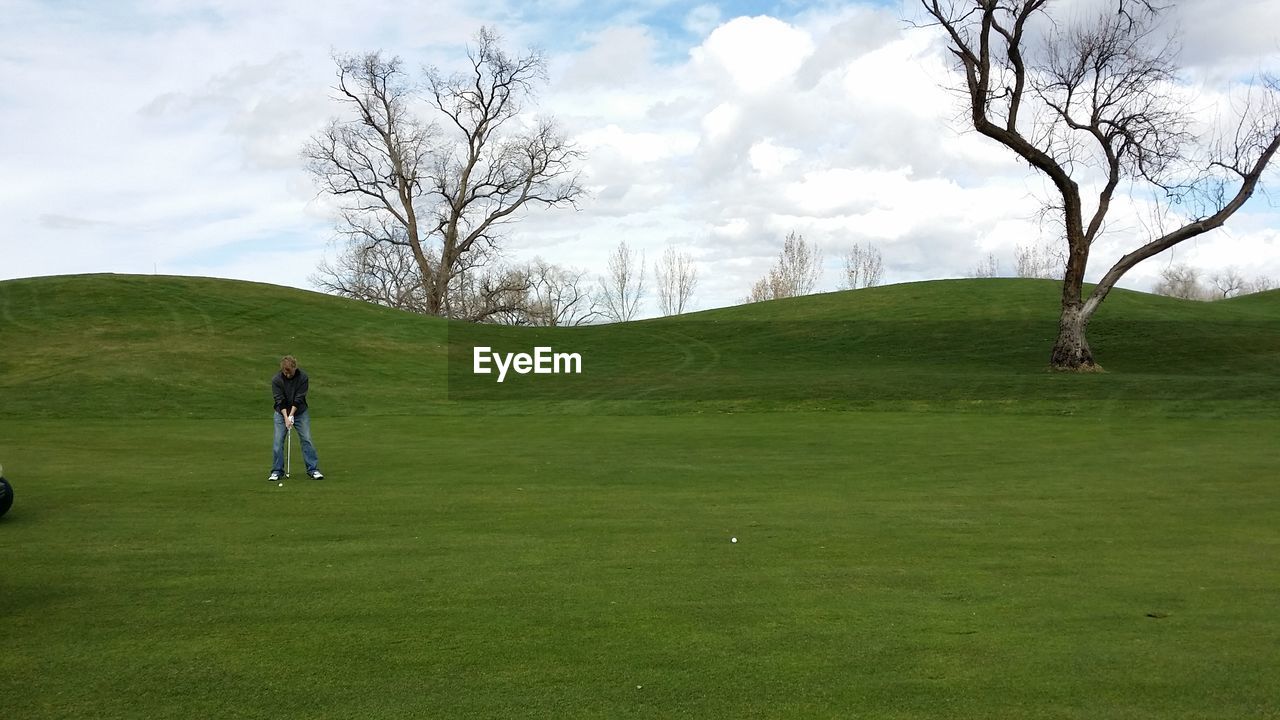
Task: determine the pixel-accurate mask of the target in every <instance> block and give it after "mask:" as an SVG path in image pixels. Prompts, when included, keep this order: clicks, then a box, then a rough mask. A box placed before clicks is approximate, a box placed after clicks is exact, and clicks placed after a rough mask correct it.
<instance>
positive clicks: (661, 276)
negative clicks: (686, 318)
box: [653, 247, 698, 315]
mask: <svg viewBox="0 0 1280 720" xmlns="http://www.w3.org/2000/svg"><path fill="white" fill-rule="evenodd" d="M653 272H654V276H655V277H656V278H657V280H658V309H659V310H661V312H662V314H663V315H679V314H681V313H683V312H684V311H685V309H686V308H688V307H689V299H690V298H691V297H693V290H694V288H695V287H697V286H698V269H697V268H696V267H694V265H693V258H692V257H690V256H689V254H688V253H682V252H679V251H678V250H676V249H675V248H674V247H668V248H667V249H666V250H665V251H663V253H662V261H661V262H658V263H654V264H653Z"/></svg>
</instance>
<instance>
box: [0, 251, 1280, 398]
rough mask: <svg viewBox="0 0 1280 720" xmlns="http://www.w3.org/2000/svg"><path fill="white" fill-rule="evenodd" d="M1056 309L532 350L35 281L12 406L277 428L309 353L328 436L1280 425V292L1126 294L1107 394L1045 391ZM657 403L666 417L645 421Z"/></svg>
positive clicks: (902, 315) (797, 307) (732, 320)
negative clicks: (754, 412)
mask: <svg viewBox="0 0 1280 720" xmlns="http://www.w3.org/2000/svg"><path fill="white" fill-rule="evenodd" d="M1057 303H1058V290H1057V285H1056V284H1055V283H1053V282H1051V281H1038V280H1005V279H1000V280H952V281H935V282H923V283H910V284H903V285H893V286H887V287H879V288H873V289H868V290H860V291H856V292H837V293H827V294H823V295H815V296H809V297H803V298H794V299H789V300H781V301H775V302H767V303H759V304H754V305H743V306H738V307H731V308H725V309H719V310H710V311H704V312H699V313H692V314H689V315H686V316H682V317H679V318H662V319H656V320H647V321H642V322H635V323H627V324H623V325H608V326H595V327H587V328H557V329H528V328H508V327H495V326H474V325H466V324H463V323H447V322H445V321H442V320H439V319H435V318H424V317H419V316H414V315H410V314H406V313H401V312H397V311H393V310H389V309H386V308H380V307H376V306H372V305H369V304H365V303H359V302H354V301H350V300H345V299H341V298H335V297H331V296H326V295H321V294H317V293H310V292H305V291H301V290H294V289H288V288H281V287H276V286H269V285H261V284H255V283H246V282H236V281H226V280H211V279H203V278H177V277H150V276H115V275H88V276H69V277H54V278H36V279H29V280H17V281H8V282H3V283H0V318H3V320H4V322H3V325H0V346H2V347H5V348H9V349H10V350H9V351H7V352H5V353H4V354H3V356H0V392H3V393H4V395H5V397H6V406H7V408H8V412H10V413H13V414H16V415H19V416H24V417H184V416H189V417H252V416H255V415H257V414H260V413H261V412H263V408H264V406H265V400H264V398H265V397H266V396H267V393H268V389H267V383H268V380H269V378H270V376H271V375H272V374H273V371H274V368H275V364H276V360H277V359H278V358H279V356H280V355H283V354H285V353H291V354H294V355H296V356H298V357H299V358H300V359H301V360H302V363H303V367H305V368H307V369H308V371H309V372H310V373H311V374H312V376H313V377H314V378H315V388H314V391H313V395H314V401H315V402H316V403H318V405H317V407H319V408H322V409H323V412H324V413H325V414H327V415H330V416H364V415H408V414H421V413H442V412H448V413H454V412H475V411H477V408H479V407H484V408H485V409H484V410H483V411H484V412H521V411H526V410H530V409H534V410H537V411H549V410H556V411H560V412H564V411H581V410H582V409H583V408H588V409H595V410H604V409H606V408H607V409H609V410H611V411H615V412H617V411H624V412H631V411H637V410H639V411H660V412H674V411H681V410H689V409H691V408H690V407H689V406H688V405H687V403H693V402H700V401H702V402H705V401H712V402H715V403H719V404H720V406H721V407H724V408H728V409H734V408H738V409H750V408H752V407H758V408H764V409H783V408H788V407H793V408H810V407H837V408H838V407H889V408H899V409H901V408H912V409H920V408H929V407H946V408H949V409H957V408H964V407H967V406H970V405H973V404H982V405H987V406H990V405H995V406H1000V407H1004V408H1006V409H1016V410H1022V411H1036V412H1041V411H1043V412H1059V411H1070V410H1071V409H1072V408H1079V407H1082V406H1083V405H1085V404H1089V403H1095V402H1106V403H1111V404H1113V405H1116V406H1123V407H1128V408H1131V409H1132V408H1139V407H1148V408H1157V409H1159V410H1160V411H1168V412H1214V411H1224V409H1225V408H1228V407H1229V408H1231V410H1230V411H1231V412H1265V411H1266V410H1268V409H1269V408H1270V407H1272V406H1273V404H1274V402H1275V401H1276V400H1278V399H1280V376H1278V375H1277V374H1276V373H1275V372H1274V368H1275V367H1276V366H1277V364H1278V363H1280V292H1272V293H1266V294H1263V295H1258V296H1252V297H1246V298H1240V299H1237V300H1230V301H1226V302H1216V303H1200V302H1189V301H1182V300H1175V299H1171V298H1164V297H1157V296H1152V295H1145V294H1141V293H1134V292H1128V291H1117V292H1115V293H1113V294H1112V296H1111V297H1110V298H1109V299H1108V300H1107V302H1106V304H1105V305H1104V306H1103V308H1102V310H1101V311H1100V312H1099V315H1098V317H1097V318H1096V320H1095V321H1094V323H1093V326H1092V328H1091V332H1090V339H1091V342H1092V344H1093V347H1094V350H1095V353H1096V354H1097V356H1098V357H1099V359H1100V361H1101V362H1102V364H1103V365H1104V366H1105V367H1106V368H1107V369H1108V370H1110V371H1111V372H1110V373H1108V374H1106V375H1102V376H1093V377H1077V376H1060V375H1055V374H1053V373H1049V372H1046V358H1047V355H1048V352H1049V348H1050V346H1051V344H1052V340H1053V337H1054V334H1055V330H1056V319H1057V315H1056V308H1057ZM475 345H487V346H491V347H493V348H495V349H497V350H501V351H509V352H516V351H529V350H531V349H532V347H534V346H535V345H548V346H552V347H555V348H556V349H557V350H563V351H568V352H577V353H579V354H581V355H582V356H583V358H584V372H583V374H582V375H581V376H560V377H545V376H542V377H537V378H534V377H533V376H526V377H520V376H516V375H515V374H514V373H513V374H512V375H511V376H510V377H509V378H508V379H507V381H506V382H504V383H503V384H501V385H499V384H497V383H496V382H494V378H493V377H484V376H475V375H473V374H472V372H471V355H470V353H471V348H472V347H473V346H475ZM450 400H453V401H464V400H470V401H495V402H496V403H500V404H494V403H486V404H484V405H475V404H467V403H459V402H448V401H450ZM653 402H661V403H662V405H661V407H655V406H652V405H649V406H645V405H644V403H653ZM530 403H532V404H530ZM637 403H639V405H637Z"/></svg>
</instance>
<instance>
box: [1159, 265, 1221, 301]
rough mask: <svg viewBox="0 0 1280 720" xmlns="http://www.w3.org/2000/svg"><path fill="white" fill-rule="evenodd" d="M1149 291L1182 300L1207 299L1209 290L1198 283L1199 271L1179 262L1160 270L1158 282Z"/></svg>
mask: <svg viewBox="0 0 1280 720" xmlns="http://www.w3.org/2000/svg"><path fill="white" fill-rule="evenodd" d="M1151 292H1153V293H1155V294H1156V295H1165V296H1168V297H1175V298H1181V299H1183V300H1208V299H1209V291H1208V290H1206V289H1205V287H1204V285H1202V284H1201V283H1200V271H1199V270H1197V269H1195V268H1193V267H1191V266H1190V265H1184V264H1181V263H1179V264H1177V265H1170V266H1169V267H1167V268H1165V269H1163V270H1161V271H1160V282H1158V283H1156V284H1155V287H1153V288H1152V289H1151Z"/></svg>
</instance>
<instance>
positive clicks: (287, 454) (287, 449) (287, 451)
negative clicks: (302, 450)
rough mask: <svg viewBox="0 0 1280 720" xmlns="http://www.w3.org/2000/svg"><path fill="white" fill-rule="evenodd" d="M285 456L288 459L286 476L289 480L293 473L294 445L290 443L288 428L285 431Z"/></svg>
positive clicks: (285, 470) (285, 469)
mask: <svg viewBox="0 0 1280 720" xmlns="http://www.w3.org/2000/svg"><path fill="white" fill-rule="evenodd" d="M284 456H285V457H286V458H287V460H286V461H285V466H284V476H285V477H286V478H287V477H289V473H291V472H293V444H292V443H290V442H289V428H288V427H286V428H285V429H284Z"/></svg>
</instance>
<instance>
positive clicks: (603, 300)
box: [599, 240, 644, 322]
mask: <svg viewBox="0 0 1280 720" xmlns="http://www.w3.org/2000/svg"><path fill="white" fill-rule="evenodd" d="M643 299H644V253H637V252H632V250H631V249H630V248H628V247H627V243H626V241H625V240H624V241H622V242H620V243H618V246H617V247H616V248H614V249H613V252H612V253H610V254H609V271H608V274H607V275H605V276H604V277H602V278H600V295H599V303H600V310H601V313H603V315H604V316H605V317H606V318H608V319H609V320H610V321H611V322H627V321H629V320H634V319H635V317H636V315H638V314H639V312H640V302H641V300H643Z"/></svg>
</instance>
